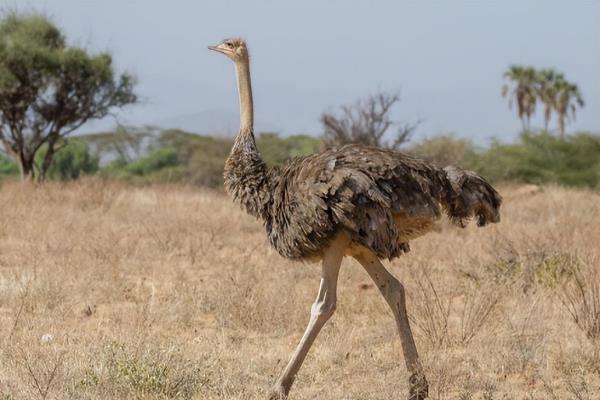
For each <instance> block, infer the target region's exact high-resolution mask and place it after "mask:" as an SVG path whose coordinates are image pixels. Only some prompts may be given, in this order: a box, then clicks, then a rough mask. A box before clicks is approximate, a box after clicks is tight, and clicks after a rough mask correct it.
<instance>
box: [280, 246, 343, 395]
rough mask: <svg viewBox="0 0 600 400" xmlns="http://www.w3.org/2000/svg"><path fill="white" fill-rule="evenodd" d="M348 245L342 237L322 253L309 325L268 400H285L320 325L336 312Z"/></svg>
mask: <svg viewBox="0 0 600 400" xmlns="http://www.w3.org/2000/svg"><path fill="white" fill-rule="evenodd" d="M347 244H348V240H347V239H346V238H344V237H341V238H338V239H337V240H335V241H333V242H332V244H331V246H330V247H329V248H328V249H327V250H326V251H325V255H324V256H323V265H322V269H321V284H320V286H319V294H318V295H317V300H316V301H315V302H314V304H313V305H312V307H311V310H310V320H309V322H308V326H307V327H306V331H305V332H304V335H303V336H302V339H300V343H299V344H298V347H296V351H294V354H292V358H291V359H290V361H289V363H288V365H287V366H286V367H285V369H284V370H283V372H282V373H281V375H280V376H279V378H278V379H277V382H276V383H275V385H274V386H273V388H272V389H271V393H270V396H269V399H270V400H281V399H285V398H286V397H287V394H288V393H289V391H290V389H291V387H292V384H293V383H294V379H295V378H296V374H297V373H298V370H299V369H300V366H301V365H302V362H303V361H304V358H305V357H306V354H307V353H308V350H309V349H310V346H311V345H312V344H313V342H314V341H315V338H316V337H317V335H318V334H319V331H320V330H321V328H322V327H323V325H325V323H326V322H327V320H328V319H329V318H331V316H332V315H333V312H334V311H335V303H336V289H337V280H338V274H339V272H340V265H341V263H342V258H343V257H344V250H345V248H346V246H347Z"/></svg>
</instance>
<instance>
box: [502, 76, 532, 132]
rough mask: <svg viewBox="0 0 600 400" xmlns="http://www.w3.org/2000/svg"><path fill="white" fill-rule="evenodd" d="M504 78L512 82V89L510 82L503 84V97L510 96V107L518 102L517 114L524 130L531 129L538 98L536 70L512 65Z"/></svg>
mask: <svg viewBox="0 0 600 400" xmlns="http://www.w3.org/2000/svg"><path fill="white" fill-rule="evenodd" d="M504 78H505V79H508V80H509V81H511V82H512V89H511V87H510V85H509V84H505V85H503V86H502V97H509V101H508V106H509V108H512V104H513V102H515V103H516V104H517V114H518V116H519V118H520V119H521V123H522V124H523V130H524V131H529V129H530V120H531V116H532V115H533V113H534V112H535V103H536V100H537V96H536V90H535V85H536V71H535V69H534V68H532V67H523V66H520V65H511V66H510V67H509V69H508V71H506V72H505V73H504Z"/></svg>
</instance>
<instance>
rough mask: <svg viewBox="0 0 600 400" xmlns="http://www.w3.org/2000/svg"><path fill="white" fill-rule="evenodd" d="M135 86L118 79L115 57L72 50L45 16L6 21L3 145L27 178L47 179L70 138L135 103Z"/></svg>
mask: <svg viewBox="0 0 600 400" xmlns="http://www.w3.org/2000/svg"><path fill="white" fill-rule="evenodd" d="M134 84H135V80H134V78H133V77H132V76H131V75H129V74H126V73H124V74H121V75H118V76H117V75H116V74H115V72H114V69H113V63H112V57H111V55H110V54H109V53H106V52H101V53H98V54H90V53H89V52H88V51H87V50H86V49H83V48H79V47H73V46H68V45H67V43H66V40H65V37H64V35H63V34H62V32H61V31H60V30H59V28H58V27H56V26H55V25H54V23H53V22H52V21H51V20H49V19H48V18H47V17H45V16H43V15H40V14H16V13H9V14H8V15H6V16H4V17H3V18H2V19H0V141H1V143H2V145H3V147H4V150H5V151H6V152H7V153H8V154H9V155H10V156H12V157H13V158H14V159H15V161H16V162H17V163H18V164H19V167H20V170H21V176H22V177H23V178H26V179H27V178H28V179H32V178H34V177H35V176H36V175H37V176H38V178H41V179H43V178H44V176H45V174H46V172H47V171H48V169H49V167H50V164H51V162H52V158H53V156H54V154H55V152H56V151H57V150H59V149H60V147H61V146H62V145H63V144H64V137H65V136H66V135H68V134H69V133H71V132H73V131H74V130H76V129H77V128H79V127H81V126H82V125H83V124H84V123H86V122H87V121H89V120H91V119H98V118H103V117H105V116H107V115H108V114H109V113H111V111H112V110H113V109H115V108H117V107H122V106H125V105H127V104H131V103H135V102H136V100H137V97H136V95H135V94H134V92H133V87H134ZM42 146H45V148H46V152H45V155H44V157H43V159H42V160H41V161H40V162H39V165H38V164H37V163H36V157H35V155H36V153H37V152H38V151H39V150H40V148H41V147H42Z"/></svg>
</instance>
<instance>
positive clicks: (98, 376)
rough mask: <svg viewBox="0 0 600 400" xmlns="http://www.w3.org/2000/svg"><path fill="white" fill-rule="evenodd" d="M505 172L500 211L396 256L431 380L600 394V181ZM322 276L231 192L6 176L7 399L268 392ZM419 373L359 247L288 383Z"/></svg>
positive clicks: (382, 385) (396, 378)
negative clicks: (507, 181)
mask: <svg viewBox="0 0 600 400" xmlns="http://www.w3.org/2000/svg"><path fill="white" fill-rule="evenodd" d="M500 191H501V193H502V194H503V196H504V200H505V202H504V205H503V209H502V222H501V223H500V224H498V225H493V226H489V227H486V228H476V227H474V226H470V227H468V228H467V229H464V230H459V229H456V228H452V227H450V226H449V225H448V224H444V225H443V227H442V229H441V231H440V232H436V233H432V234H429V235H428V236H426V237H424V238H421V239H419V240H416V241H414V242H413V243H412V251H411V253H409V254H408V255H406V256H403V257H401V258H400V259H398V260H395V261H394V262H391V263H386V265H388V266H389V268H390V269H391V270H392V272H393V273H394V274H395V275H396V276H397V277H398V278H400V279H401V281H402V282H404V284H405V286H406V290H407V296H408V309H409V313H410V314H411V321H412V324H413V330H414V331H415V335H416V341H417V346H418V347H419V350H420V353H421V357H422V359H423V362H424V366H425V369H426V373H427V375H428V378H429V381H430V384H431V388H430V396H431V398H432V399H460V400H469V399H485V400H492V399H496V400H503V399H506V400H507V399H524V400H533V399H540V400H541V399H561V400H562V399H574V400H581V399H590V400H591V399H599V398H600V340H599V338H600V293H599V291H600V289H599V287H600V273H599V272H600V194H598V193H594V192H591V191H583V190H580V191H577V190H570V189H563V188H558V187H545V188H535V187H504V188H502V187H501V188H500ZM318 282H319V268H318V267H317V266H315V265H310V264H298V263H292V262H289V261H286V260H284V259H282V258H281V257H280V256H279V255H278V254H277V253H275V252H274V251H272V250H271V249H270V248H269V246H268V243H267V240H266V237H265V235H264V232H263V228H262V226H261V225H260V224H259V223H258V222H257V221H254V220H253V219H252V218H251V217H248V216H246V215H245V214H244V213H243V212H242V211H240V210H238V208H237V207H236V206H235V205H233V204H232V202H231V201H230V200H229V198H227V197H226V196H225V195H224V194H222V193H218V192H210V191H204V190H200V189H196V188H190V187H180V186H156V187H145V188H134V187H128V186H124V185H119V184H115V183H107V182H102V181H96V180H88V181H84V182H82V183H69V184H58V183H49V184H45V185H42V186H30V185H22V184H18V183H6V184H3V185H2V187H1V188H0V399H1V400H9V399H10V400H17V399H169V398H177V399H188V398H190V399H203V400H204V399H207V400H211V399H264V398H265V397H266V392H267V389H268V388H269V386H270V385H271V384H272V383H273V381H274V380H275V378H276V376H277V375H278V374H279V372H280V370H281V369H282V368H283V366H284V364H285V363H286V362H287V359H288V356H289V355H290V353H291V351H292V350H293V348H294V347H295V345H296V343H297V341H298V339H299V338H300V336H301V334H302V332H303V330H304V327H305V324H306V322H307V320H308V317H309V310H310V305H311V303H312V302H313V300H314V299H313V298H314V296H315V295H316V292H317V288H318ZM573 315H575V316H576V317H577V322H578V323H576V322H575V318H574V317H573ZM406 393H407V373H406V371H405V368H404V361H403V359H402V352H401V349H400V341H399V339H398V337H397V335H396V331H395V325H394V321H393V318H392V315H391V313H390V311H389V310H388V308H387V305H386V304H385V302H384V300H383V298H382V297H381V296H380V294H379V292H378V291H377V289H376V288H374V287H373V286H372V284H371V282H370V280H369V278H368V276H367V274H366V273H365V272H364V271H363V270H362V269H361V268H360V266H359V265H358V264H357V263H356V262H355V261H353V260H350V259H347V260H345V261H344V265H343V266H342V271H341V275H340V286H339V294H338V309H337V312H336V314H335V315H334V316H333V318H332V319H331V320H330V322H329V323H328V324H327V325H326V326H325V328H324V329H323V331H322V333H321V335H320V336H319V337H318V338H317V341H316V342H315V346H314V347H313V348H312V350H311V352H310V354H309V356H308V357H307V359H306V362H305V363H304V366H303V368H302V369H301V371H300V374H299V376H298V379H297V380H296V383H295V385H294V387H293V388H292V392H291V396H290V399H354V400H359V399H402V398H406Z"/></svg>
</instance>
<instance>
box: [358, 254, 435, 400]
mask: <svg viewBox="0 0 600 400" xmlns="http://www.w3.org/2000/svg"><path fill="white" fill-rule="evenodd" d="M355 258H356V260H357V261H358V262H359V263H360V264H361V265H362V266H363V268H364V269H365V270H366V271H367V272H368V273H369V275H370V276H371V278H372V279H373V281H374V282H375V284H376V285H377V287H378V288H379V291H380V292H381V294H382V295H383V297H384V298H385V300H386V301H387V303H388V304H389V306H390V308H391V309H392V312H393V314H394V318H395V319H396V326H397V327H398V333H399V334H400V342H401V343H402V352H403V353H404V362H405V363H406V368H407V369H408V372H409V373H410V379H409V382H410V394H409V397H408V398H409V400H422V399H426V398H427V394H428V393H427V392H428V384H427V379H425V375H424V373H423V367H422V366H421V362H420V361H419V354H418V353H417V347H416V346H415V341H414V339H413V335H412V332H411V330H410V324H409V323H408V315H407V313H406V302H405V293H404V287H403V286H402V284H401V283H400V282H399V281H398V279H396V278H395V277H394V276H393V275H392V274H390V273H389V272H388V270H386V269H385V267H384V266H383V264H381V261H379V259H378V258H377V257H376V256H375V255H374V254H373V253H371V252H368V253H367V252H365V253H361V254H360V255H357V256H355Z"/></svg>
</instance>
